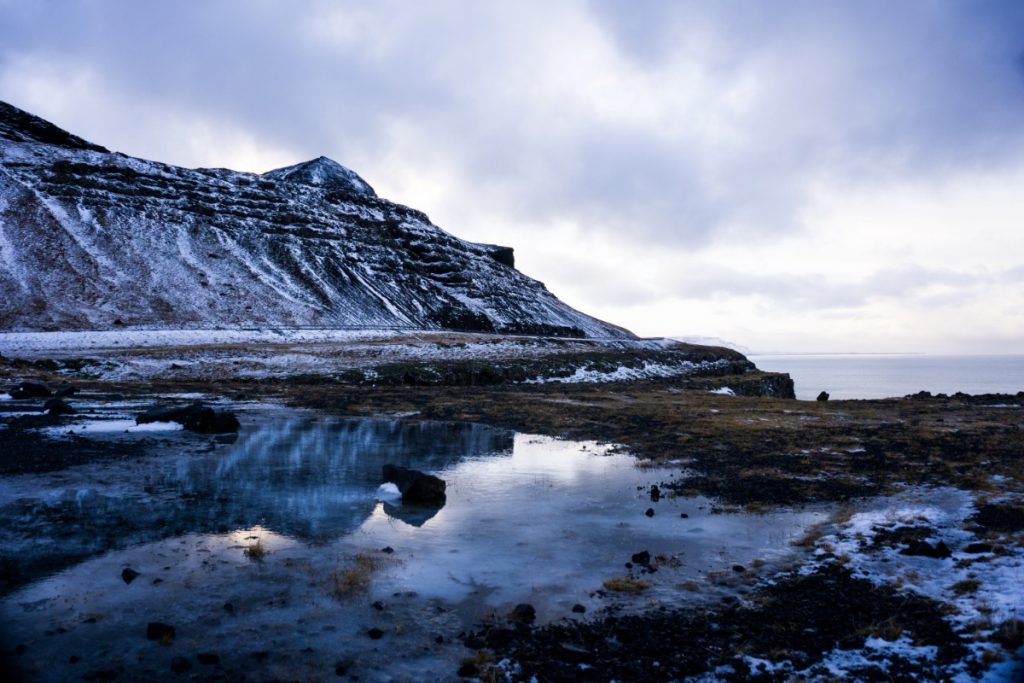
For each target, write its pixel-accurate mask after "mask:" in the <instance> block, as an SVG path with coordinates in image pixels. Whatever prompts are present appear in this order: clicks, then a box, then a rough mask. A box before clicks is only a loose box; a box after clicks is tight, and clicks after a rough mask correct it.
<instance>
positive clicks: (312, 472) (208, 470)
mask: <svg viewBox="0 0 1024 683" xmlns="http://www.w3.org/2000/svg"><path fill="white" fill-rule="evenodd" d="M512 444H513V434H512V433H511V432H507V431H502V430H496V429H491V428H488V427H482V426H479V425H471V424H461V423H429V422H423V423H416V422H403V421H398V420H367V419H361V420H340V419H328V420H309V419H273V420H268V421H267V422H265V423H263V424H261V425H259V426H257V427H255V428H253V429H248V430H244V431H243V433H242V434H241V436H240V438H239V439H238V441H237V442H236V443H235V444H233V445H231V446H229V447H227V448H220V449H217V450H216V451H214V452H212V453H209V454H202V455H195V454H182V455H179V456H174V457H170V458H168V459H167V460H166V461H165V462H164V466H163V467H159V468H157V470H156V471H153V472H151V473H149V474H148V476H146V477H145V478H144V480H141V481H140V480H139V479H138V477H137V475H136V474H135V472H134V471H133V470H131V469H130V468H129V467H128V466H126V468H125V470H124V473H123V477H124V481H123V482H122V481H117V482H112V483H114V484H115V487H116V488H117V489H119V493H118V494H111V493H109V492H107V490H104V492H99V491H98V490H97V489H95V488H92V486H91V482H87V481H83V482H82V484H81V485H80V487H79V488H77V489H67V490H65V491H64V492H63V495H61V496H59V497H56V499H54V498H53V497H51V498H50V499H44V498H39V499H37V498H32V499H21V500H19V501H17V502H15V503H13V504H11V505H8V506H5V507H4V508H3V509H0V527H2V529H3V531H2V532H0V549H2V552H0V590H4V591H5V592H6V591H7V590H10V589H11V588H13V587H15V586H17V585H20V584H23V583H25V582H26V581H28V580H31V579H32V578H34V577H35V576H37V575H38V574H40V573H43V572H48V571H53V570H56V569H60V568H63V567H66V566H69V565H71V564H74V563H75V562H77V561H80V560H82V559H85V558H88V557H91V556H94V555H96V554H99V553H102V552H106V551H108V550H112V549H117V548H124V547H127V546H130V545H133V544H138V543H145V542H150V541H156V540H160V539H163V538H168V537H173V536H176V535H180V534H184V533H189V532H199V533H211V532H214V533H224V532H228V531H232V530H234V529H239V528H249V527H252V526H255V525H257V524H259V525H262V526H263V527H265V528H267V529H270V530H271V531H274V532H276V533H280V534H284V535H287V536H291V537H294V538H298V539H301V540H303V541H306V542H308V543H322V542H327V541H330V540H332V539H334V538H337V537H339V536H341V535H343V534H345V533H348V532H350V531H352V530H354V529H356V528H357V527H358V526H359V525H360V524H362V523H363V521H364V520H365V519H366V518H367V517H368V516H369V515H370V513H371V512H372V511H373V509H374V505H375V492H376V489H377V486H378V485H379V484H380V483H381V466H382V465H383V464H385V463H395V464H399V465H402V466H405V467H413V468H416V469H421V470H426V471H432V470H440V469H443V468H444V467H446V466H448V465H451V464H454V463H456V462H458V461H459V460H461V459H462V458H465V457H467V456H473V455H483V454H509V453H511V452H512ZM106 476H107V479H108V480H109V479H110V476H109V473H106ZM51 493H52V492H51Z"/></svg>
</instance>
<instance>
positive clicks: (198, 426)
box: [135, 403, 241, 434]
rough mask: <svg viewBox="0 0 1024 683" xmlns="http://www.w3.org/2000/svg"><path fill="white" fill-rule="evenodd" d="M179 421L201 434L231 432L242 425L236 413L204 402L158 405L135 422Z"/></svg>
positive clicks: (139, 416) (186, 427) (136, 418)
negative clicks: (206, 404) (215, 407)
mask: <svg viewBox="0 0 1024 683" xmlns="http://www.w3.org/2000/svg"><path fill="white" fill-rule="evenodd" d="M151 422H177V423H178V424H180V425H182V426H183V427H184V428H185V429H187V430H189V431H191V432H198V433H200V434H230V433H234V432H237V431H238V428H239V427H240V426H241V425H239V423H238V418H237V417H236V416H235V414H234V413H232V412H230V411H226V410H214V409H213V408H211V407H209V406H204V405H203V404H202V403H193V404H191V405H187V406H172V407H168V406H157V407H155V408H150V409H149V410H147V411H146V412H144V413H141V414H139V415H137V416H136V417H135V424H149V423H151Z"/></svg>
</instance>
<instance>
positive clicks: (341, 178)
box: [263, 156, 377, 197]
mask: <svg viewBox="0 0 1024 683" xmlns="http://www.w3.org/2000/svg"><path fill="white" fill-rule="evenodd" d="M263 176H264V177H266V178H272V179H274V180H282V181H284V182H287V183H295V184H297V185H310V186H312V187H320V188H323V189H325V190H340V191H342V192H347V193H352V194H359V195H366V196H370V197H376V196H377V193H376V192H374V191H373V188H372V187H370V185H369V183H367V182H366V181H365V180H363V179H362V178H360V177H359V174H358V173H356V172H355V171H353V170H352V169H349V168H345V167H344V166H342V165H341V164H339V163H338V162H337V161H334V160H333V159H328V158H327V157H325V156H320V157H317V158H316V159H311V160H310V161H304V162H302V163H301V164H295V165H294V166H285V167H284V168H278V169H274V170H273V171H267V172H266V173H264V174H263Z"/></svg>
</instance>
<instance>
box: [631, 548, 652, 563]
mask: <svg viewBox="0 0 1024 683" xmlns="http://www.w3.org/2000/svg"><path fill="white" fill-rule="evenodd" d="M632 560H633V564H642V565H648V564H650V563H651V554H650V553H649V552H647V551H646V550H641V551H640V552H638V553H633V558H632Z"/></svg>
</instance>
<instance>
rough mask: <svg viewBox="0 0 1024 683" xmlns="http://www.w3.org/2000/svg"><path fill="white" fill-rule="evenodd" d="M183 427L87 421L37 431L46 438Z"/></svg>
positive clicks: (169, 424)
mask: <svg viewBox="0 0 1024 683" xmlns="http://www.w3.org/2000/svg"><path fill="white" fill-rule="evenodd" d="M182 429H184V427H183V426H182V425H180V424H178V423H176V422H148V423H146V424H136V423H135V420H88V421H81V422H79V421H76V422H75V423H74V424H69V425H61V426H60V427H46V428H44V429H41V430H39V431H41V432H43V433H44V434H46V435H47V436H73V435H76V434H96V433H110V432H129V433H134V432H171V431H179V430H182Z"/></svg>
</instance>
